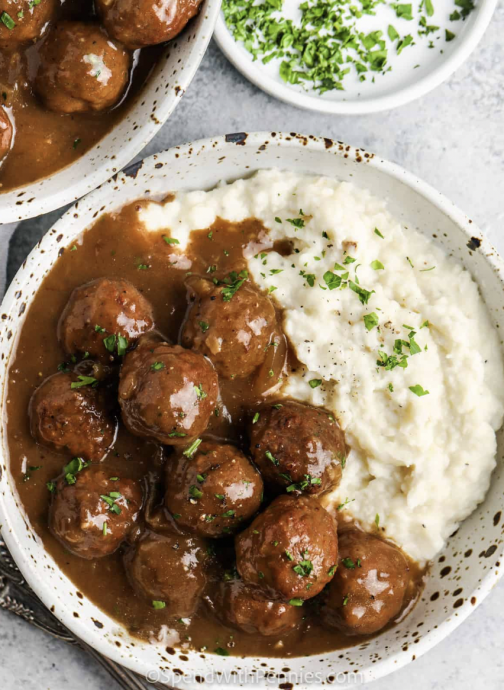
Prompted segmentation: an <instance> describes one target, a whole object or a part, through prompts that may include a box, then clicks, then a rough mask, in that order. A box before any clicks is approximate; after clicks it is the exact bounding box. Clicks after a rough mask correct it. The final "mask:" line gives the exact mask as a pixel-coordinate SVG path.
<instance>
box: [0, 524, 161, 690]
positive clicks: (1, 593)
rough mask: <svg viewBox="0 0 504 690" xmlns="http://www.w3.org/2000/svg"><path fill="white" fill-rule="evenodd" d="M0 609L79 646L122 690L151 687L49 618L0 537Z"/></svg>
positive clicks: (55, 620) (53, 617)
mask: <svg viewBox="0 0 504 690" xmlns="http://www.w3.org/2000/svg"><path fill="white" fill-rule="evenodd" d="M0 609H4V610H5V611H10V612H11V613H14V614H15V615H16V616H19V617H20V618H22V619H23V620H25V621H27V622H28V623H31V624H32V625H34V626H35V627H36V628H38V629H39V630H43V631H44V632H46V633H49V635H52V636H53V637H55V638H57V639H58V640H63V641H64V642H67V643H68V644H73V645H77V646H79V647H81V648H82V649H84V650H85V651H86V652H87V653H88V654H89V655H90V656H92V657H93V659H94V660H95V661H96V662H97V663H98V664H100V666H101V667H102V668H104V669H105V670H106V671H108V673H109V674H110V675H111V676H112V677H113V678H114V679H115V680H116V682H117V683H118V684H119V685H120V686H121V687H122V688H124V690H146V688H147V687H148V686H149V685H150V686H154V684H151V683H149V684H148V683H147V682H146V681H144V680H143V679H142V678H141V677H140V676H138V675H137V674H136V673H134V672H133V671H130V670H128V669H126V668H124V667H122V666H120V665H119V664H116V663H115V662H114V661H111V660H110V659H108V658H107V657H106V656H103V655H102V654H100V653H99V652H97V651H96V650H95V649H93V648H92V647H90V646H89V645H87V644H85V643H84V642H82V641H80V640H77V639H76V638H75V637H74V636H73V635H72V633H71V632H70V631H69V630H67V628H65V626H64V625H62V624H61V623H60V622H59V621H58V619H57V618H56V617H55V616H53V614H52V613H51V612H50V611H49V610H48V609H47V608H46V607H45V606H44V605H43V604H42V602H41V601H40V600H39V599H38V597H37V596H36V595H35V594H34V592H33V591H32V590H31V589H30V587H29V585H28V584H27V583H26V581H25V580H24V578H23V576H22V574H21V572H20V571H19V569H18V567H17V566H16V564H15V563H14V561H13V559H12V557H11V555H10V553H9V552H8V550H7V547H6V546H5V543H4V541H3V540H2V539H1V537H0ZM158 687H166V686H158Z"/></svg>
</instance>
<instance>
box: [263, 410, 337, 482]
mask: <svg viewBox="0 0 504 690" xmlns="http://www.w3.org/2000/svg"><path fill="white" fill-rule="evenodd" d="M253 420H254V421H253V422H252V424H251V425H250V448H251V453H252V457H253V458H254V461H255V463H256V464H257V466H258V467H259V470H260V471H261V474H262V475H263V477H264V479H265V481H266V482H267V483H270V484H276V485H279V486H282V487H289V490H290V491H302V492H304V493H310V494H319V493H323V492H325V491H329V490H331V489H334V488H335V487H337V486H338V484H339V483H340V480H341V472H342V466H343V465H344V464H345V457H346V446H345V436H344V434H343V431H342V430H341V428H340V427H339V425H338V423H337V422H336V421H335V419H334V418H333V417H332V416H331V415H329V414H328V413H327V412H325V410H322V409H319V408H316V407H311V406H310V405H304V404H302V403H298V402H294V401H292V400H287V401H279V402H278V403H276V404H274V403H268V404H267V405H264V406H262V407H261V408H259V409H258V410H257V411H256V413H255V415H254V417H253Z"/></svg>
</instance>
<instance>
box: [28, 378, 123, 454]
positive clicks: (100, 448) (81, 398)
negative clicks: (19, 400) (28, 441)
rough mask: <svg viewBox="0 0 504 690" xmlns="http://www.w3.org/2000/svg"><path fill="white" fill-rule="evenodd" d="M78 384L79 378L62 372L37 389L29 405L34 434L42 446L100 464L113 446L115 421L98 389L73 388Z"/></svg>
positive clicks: (89, 387) (88, 387) (31, 426)
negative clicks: (73, 385)
mask: <svg viewBox="0 0 504 690" xmlns="http://www.w3.org/2000/svg"><path fill="white" fill-rule="evenodd" d="M76 382H77V383H78V378H77V376H75V375H74V374H70V373H63V372H61V373H59V374H54V376H50V377H49V378H48V379H46V380H45V381H44V382H43V383H42V384H41V385H40V386H39V387H38V388H37V390H36V391H35V392H34V394H33V395H32V398H31V400H30V406H29V415H30V430H31V434H32V436H33V438H34V439H35V440H36V441H37V443H40V444H41V445H43V446H48V447H49V448H52V449H53V450H56V451H59V452H66V453H67V454H69V455H73V456H78V457H81V458H83V459H84V460H87V461H94V462H98V461H100V460H102V459H103V458H104V457H105V455H106V454H107V452H108V451H109V449H110V448H111V447H112V445H113V443H114V438H115V431H116V424H115V420H113V419H112V418H111V417H110V415H109V414H108V413H107V411H106V407H105V404H104V400H103V397H102V394H101V393H100V391H99V390H98V389H96V388H93V387H92V386H80V387H78V388H72V383H74V384H75V383H76Z"/></svg>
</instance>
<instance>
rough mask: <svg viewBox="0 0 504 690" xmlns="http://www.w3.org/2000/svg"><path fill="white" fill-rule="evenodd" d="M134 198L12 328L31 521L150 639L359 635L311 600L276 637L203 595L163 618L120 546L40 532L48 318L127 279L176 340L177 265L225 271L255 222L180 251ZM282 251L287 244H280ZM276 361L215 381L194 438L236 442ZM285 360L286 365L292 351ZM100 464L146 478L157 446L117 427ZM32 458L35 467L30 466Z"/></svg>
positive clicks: (289, 641) (417, 583)
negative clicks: (35, 428) (168, 634)
mask: <svg viewBox="0 0 504 690" xmlns="http://www.w3.org/2000/svg"><path fill="white" fill-rule="evenodd" d="M138 203H141V202H136V203H135V204H132V205H131V206H130V207H126V208H125V209H123V211H122V212H120V213H118V214H116V215H104V216H102V217H101V218H100V219H99V220H98V221H97V222H96V223H95V225H94V226H93V227H92V228H91V229H89V230H88V231H86V232H85V233H84V236H83V240H82V243H81V244H74V245H70V246H69V247H66V248H65V250H64V251H63V253H62V254H61V256H60V258H59V259H58V260H57V262H56V264H55V265H54V267H53V269H52V271H51V272H50V273H49V275H48V276H47V277H46V278H45V279H44V281H43V283H42V285H41V287H40V289H39V291H38V293H37V294H36V296H35V299H34V301H33V303H32V305H31V307H30V309H29V311H28V314H27V317H26V321H25V323H24V325H23V328H22V330H21V334H20V337H19V344H18V347H17V352H16V355H15V358H14V361H13V363H12V365H11V367H10V372H9V378H8V401H7V412H8V427H7V428H8V443H9V451H10V468H11V472H12V475H13V477H14V479H15V482H16V487H17V490H18V492H19V495H20V498H21V501H22V503H23V505H24V508H25V510H26V513H27V515H28V518H29V520H30V522H31V524H32V525H33V527H34V529H35V531H36V532H37V534H38V535H39V536H40V538H41V539H42V541H43V543H44V546H45V548H46V549H47V551H48V552H49V553H50V554H51V556H52V557H53V558H54V559H55V561H56V563H57V564H58V566H59V567H60V568H61V569H62V570H63V571H64V572H65V573H66V574H67V575H68V577H69V578H70V579H71V580H72V581H73V582H74V584H75V586H76V588H77V589H78V590H79V591H80V592H82V593H83V594H84V595H85V596H87V597H88V598H89V599H91V600H92V601H93V602H94V603H95V604H97V605H98V606H99V607H100V608H101V609H102V610H104V611H105V612H106V613H108V614H109V615H110V616H112V617H113V618H115V619H116V620H117V621H119V622H120V623H122V624H123V625H124V626H125V627H126V628H127V629H128V630H129V631H130V632H131V633H132V634H133V635H136V636H139V637H141V638H144V639H153V638H156V637H157V636H158V635H159V632H160V629H161V626H162V625H167V626H169V628H170V629H175V630H177V631H178V632H179V634H180V640H181V642H184V641H186V640H188V639H190V644H191V646H193V647H194V648H195V649H205V650H208V651H209V652H213V651H215V650H216V649H217V648H226V649H228V650H229V653H231V654H234V655H239V656H246V655H253V656H256V655H263V656H277V657H283V658H287V657H294V656H306V655H311V654H320V653H323V652H328V651H331V650H335V649H339V648H343V647H348V646H351V645H356V644H359V643H361V642H363V641H364V640H366V639H369V636H368V637H352V638H349V637H346V636H344V635H342V634H341V633H339V632H337V631H334V630H328V629H326V628H323V627H322V626H321V625H320V623H319V622H318V621H317V616H316V615H311V612H313V610H314V609H315V610H316V603H315V601H312V602H311V603H307V604H306V605H305V609H306V614H307V615H306V619H305V621H304V623H303V625H302V626H301V628H300V629H299V630H297V631H295V632H294V633H291V634H289V635H288V636H286V637H283V638H282V639H281V641H279V639H278V638H267V637H261V636H259V635H248V634H245V633H242V632H238V631H236V630H233V629H231V628H228V627H226V626H224V625H223V624H222V623H220V622H219V621H217V620H216V619H215V618H214V617H213V615H212V614H211V613H210V612H209V610H208V609H207V607H206V606H205V604H204V603H203V602H202V603H201V605H200V607H199V610H198V612H197V613H196V615H194V616H193V617H192V619H191V622H190V624H189V625H187V624H186V623H185V622H184V621H183V620H179V621H176V620H173V617H172V618H170V617H169V616H168V614H167V613H165V612H164V611H163V610H153V609H152V608H151V607H150V606H149V604H148V603H146V602H145V601H144V600H141V599H140V598H139V597H137V596H136V595H135V593H134V591H133V589H132V588H131V586H130V585H129V583H128V581H127V579H126V575H125V572H124V568H123V564H122V553H123V552H122V550H121V549H120V550H119V551H117V552H116V553H115V554H113V555H111V556H107V557H105V558H100V559H96V560H92V561H87V560H84V559H81V558H79V557H77V556H74V555H72V554H70V553H68V552H67V551H66V550H65V549H64V547H63V546H62V545H61V544H60V543H59V542H58V541H57V540H56V539H55V538H54V537H53V536H52V534H51V533H50V532H49V530H48V527H47V513H48V504H49V500H50V493H49V491H48V490H47V488H46V482H47V481H50V480H53V479H54V478H55V477H56V476H57V475H58V474H59V473H60V472H61V469H62V466H63V465H64V464H65V463H66V462H68V460H69V458H68V457H66V456H64V455H60V454H56V453H53V452H51V451H48V450H45V449H44V448H43V447H41V446H37V445H36V444H35V442H34V440H33V439H32V437H31V436H30V433H29V425H28V414H27V408H28V402H29V399H30V396H31V395H32V393H33V391H34V390H35V388H36V387H37V386H38V385H39V384H40V383H41V382H42V381H43V380H44V379H45V378H46V377H47V376H49V375H51V374H53V373H54V372H55V371H56V368H57V366H58V364H60V363H61V362H62V361H64V359H65V357H64V353H63V352H62V350H61V349H60V346H59V344H58V342H57V338H56V325H57V322H58V319H59V316H60V314H61V312H62V310H63V307H64V306H65V304H66V302H67V300H68V298H69V296H70V293H71V291H72V290H73V288H74V287H76V286H78V285H81V284H83V283H86V282H88V281H90V280H92V279H94V278H98V277H100V276H109V277H113V276H120V277H123V278H126V279H128V280H130V281H131V282H132V283H133V284H134V285H136V286H137V288H139V289H140V290H141V291H142V292H143V294H144V295H145V297H146V298H147V299H149V300H150V302H151V303H152V305H153V308H154V314H155V319H156V324H157V327H158V329H159V330H161V331H162V332H163V333H164V334H165V335H166V336H167V337H169V338H171V339H172V340H173V341H177V340H178V334H179V329H180V326H181V323H182V321H183V318H184V315H185V311H186V291H185V288H184V286H183V280H184V278H185V276H186V273H187V271H188V270H190V271H192V272H195V273H202V274H204V273H206V272H207V271H208V270H211V271H212V275H213V276H215V277H217V278H222V277H224V276H225V275H226V274H227V273H228V272H229V271H230V270H236V269H237V267H240V265H241V266H242V267H243V266H244V259H243V247H244V246H246V245H247V244H248V243H249V242H251V241H256V240H257V237H258V235H259V233H260V231H261V230H262V226H261V224H260V223H259V222H258V221H256V220H247V221H245V222H243V223H238V224H230V223H228V222H225V221H222V220H218V221H216V223H215V224H214V226H213V227H212V228H211V229H207V230H201V231H199V232H197V233H194V234H193V237H194V239H193V241H192V244H191V245H190V246H189V247H188V249H187V250H186V251H185V252H184V253H183V254H184V257H182V256H181V255H182V251H177V250H176V249H174V248H173V247H172V246H170V245H168V244H166V243H165V242H164V241H163V238H162V234H163V233H155V234H152V233H144V232H143V231H142V230H141V229H139V228H138V227H137V224H136V222H135V216H136V214H135V207H138ZM210 233H211V238H210V237H209V234H210ZM283 249H284V250H285V251H288V248H283ZM188 259H190V261H191V265H190V268H189V264H188ZM179 266H183V268H180V267H179ZM139 267H147V268H139ZM209 267H212V268H210V269H209ZM213 267H215V269H214V268H213ZM238 270H239V268H238ZM271 349H272V350H275V351H276V350H279V349H281V348H271ZM283 362H284V357H279V358H278V359H277V361H274V360H270V361H269V362H267V363H266V366H265V367H263V371H259V374H258V376H259V381H257V380H256V381H251V380H244V381H221V383H220V388H221V395H222V399H223V402H224V404H225V406H226V407H227V409H228V410H229V412H230V415H231V418H232V424H231V423H230V421H229V419H226V418H225V416H224V415H221V416H220V417H219V418H214V419H213V421H212V422H211V425H210V427H209V429H208V431H207V433H206V434H205V435H204V437H208V436H210V437H214V438H215V437H217V438H230V439H232V440H233V441H234V442H235V443H237V444H239V445H241V444H244V441H245V437H244V429H243V419H244V411H245V410H246V409H247V408H249V407H251V406H253V405H254V404H257V402H258V398H259V395H258V390H260V389H261V387H262V388H267V387H268V386H269V385H270V383H266V382H265V377H266V378H267V379H269V380H271V378H273V380H274V381H276V380H277V379H278V377H279V376H281V372H282V365H283ZM288 366H289V367H295V366H296V362H295V360H294V359H293V358H292V356H291V357H290V358H289V363H288ZM271 370H273V372H274V376H273V377H271V375H270V371H271ZM265 372H266V373H265ZM105 463H106V467H107V470H109V471H110V472H111V473H113V474H121V476H123V477H131V478H144V477H146V476H147V475H149V476H150V478H151V480H152V479H154V480H156V479H157V478H159V475H160V471H161V467H162V463H163V451H162V449H161V448H160V447H159V446H158V445H157V444H156V443H153V442H150V441H147V440H142V439H139V438H137V437H134V436H131V435H130V434H129V433H128V432H127V431H126V430H125V428H124V427H123V426H122V425H121V426H120V428H119V435H118V439H117V442H116V445H115V447H114V449H113V451H112V452H111V453H110V454H109V456H108V457H107V459H106V461H105ZM38 466H40V469H35V470H30V467H35V468H36V467H38ZM411 568H412V573H413V577H412V583H413V584H412V587H411V589H410V592H409V594H408V597H407V601H406V602H405V606H404V608H405V609H406V608H407V607H411V606H412V605H413V603H414V602H415V601H416V599H417V598H418V596H419V593H420V591H421V588H422V579H423V575H424V572H423V571H422V570H420V569H419V568H418V567H417V566H416V565H415V564H413V563H412V564H411Z"/></svg>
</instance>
